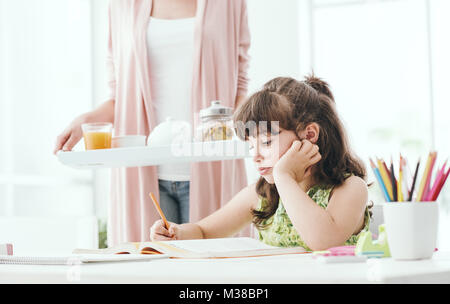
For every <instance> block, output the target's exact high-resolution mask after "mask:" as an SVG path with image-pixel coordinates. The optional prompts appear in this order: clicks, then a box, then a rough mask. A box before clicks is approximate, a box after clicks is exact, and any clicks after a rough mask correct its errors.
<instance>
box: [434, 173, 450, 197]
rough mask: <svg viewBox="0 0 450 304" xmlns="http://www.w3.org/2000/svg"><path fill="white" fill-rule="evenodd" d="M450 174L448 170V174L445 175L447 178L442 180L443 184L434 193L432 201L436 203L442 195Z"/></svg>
mask: <svg viewBox="0 0 450 304" xmlns="http://www.w3.org/2000/svg"><path fill="white" fill-rule="evenodd" d="M449 173H450V168H448V170H447V173H446V174H445V176H444V177H443V178H442V180H441V183H440V185H439V187H438V189H437V190H436V192H435V193H434V195H433V197H432V201H436V200H437V198H438V197H439V194H440V193H441V190H442V188H444V185H445V182H446V181H447V178H448V175H449Z"/></svg>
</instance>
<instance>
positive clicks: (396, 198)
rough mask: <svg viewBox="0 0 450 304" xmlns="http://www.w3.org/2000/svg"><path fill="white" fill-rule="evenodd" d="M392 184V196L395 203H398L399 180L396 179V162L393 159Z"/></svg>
mask: <svg viewBox="0 0 450 304" xmlns="http://www.w3.org/2000/svg"><path fill="white" fill-rule="evenodd" d="M391 182H392V195H393V196H394V202H397V201H398V191H397V180H396V179H395V172H394V162H393V161H392V158H391Z"/></svg>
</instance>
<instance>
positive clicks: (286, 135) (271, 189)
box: [151, 76, 370, 250]
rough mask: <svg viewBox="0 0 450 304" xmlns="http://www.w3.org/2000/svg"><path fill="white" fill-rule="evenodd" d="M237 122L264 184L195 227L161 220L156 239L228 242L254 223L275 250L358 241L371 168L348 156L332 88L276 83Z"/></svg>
mask: <svg viewBox="0 0 450 304" xmlns="http://www.w3.org/2000/svg"><path fill="white" fill-rule="evenodd" d="M264 122H268V123H266V124H265V123H264ZM274 122H276V123H274ZM235 123H236V125H237V126H238V127H237V131H238V136H240V137H241V138H243V139H245V140H248V141H249V142H250V145H251V147H252V150H253V151H254V156H253V161H254V163H255V165H256V167H257V169H258V171H259V173H260V174H261V178H260V179H259V181H258V182H257V183H256V184H254V185H251V186H248V187H247V188H245V189H243V190H242V191H241V192H240V193H238V194H237V195H236V196H235V197H234V198H233V199H232V200H231V201H230V202H229V203H228V204H227V205H225V206H224V207H223V208H221V209H220V210H218V211H216V212H215V213H213V214H211V215H210V216H208V217H206V218H205V219H203V220H201V221H199V222H197V223H190V224H184V225H176V224H170V227H169V229H166V228H165V227H164V224H163V223H162V221H157V222H156V223H155V224H154V225H153V227H152V228H151V239H152V240H163V241H164V240H183V239H201V238H223V237H230V236H233V235H235V234H236V233H237V232H239V231H240V230H241V229H243V228H244V227H246V226H247V225H249V224H250V223H252V222H253V223H254V224H255V226H256V227H257V229H258V231H259V238H260V240H261V241H263V242H265V243H267V244H269V245H273V246H279V247H294V246H302V247H304V248H305V249H306V250H325V249H328V248H330V247H334V246H340V245H354V244H356V241H357V239H358V235H359V234H360V233H361V232H362V231H365V230H368V228H369V221H370V215H369V210H368V207H367V201H368V193H367V192H368V191H367V185H366V182H365V178H366V171H365V166H364V164H363V163H362V162H361V161H360V160H359V159H358V158H357V157H356V156H355V155H353V154H352V153H351V151H350V148H349V145H348V142H347V137H346V134H345V132H344V128H343V126H342V123H341V121H340V119H339V117H338V115H337V113H336V108H335V102H334V97H333V95H332V93H331V91H330V89H329V87H328V84H327V83H325V82H324V81H322V80H320V79H318V78H316V77H314V76H310V77H307V78H306V80H305V81H303V82H300V81H297V80H295V79H292V78H276V79H274V80H272V81H270V82H268V83H267V84H266V85H265V86H264V88H263V90H261V91H259V92H257V93H255V94H254V95H253V96H251V97H250V98H249V100H248V101H247V102H246V103H245V104H244V105H243V106H242V107H240V108H239V110H238V112H237V113H236V115H235ZM239 126H240V127H239ZM243 126H245V127H243ZM252 126H253V127H252Z"/></svg>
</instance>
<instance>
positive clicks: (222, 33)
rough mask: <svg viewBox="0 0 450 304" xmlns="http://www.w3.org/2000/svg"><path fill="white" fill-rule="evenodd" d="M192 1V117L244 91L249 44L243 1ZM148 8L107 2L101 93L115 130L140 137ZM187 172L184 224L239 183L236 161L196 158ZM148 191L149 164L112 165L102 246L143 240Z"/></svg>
mask: <svg viewBox="0 0 450 304" xmlns="http://www.w3.org/2000/svg"><path fill="white" fill-rule="evenodd" d="M197 7H198V10H197V18H196V30H195V58H194V74H193V75H194V76H193V83H192V88H193V90H192V96H191V97H192V101H193V102H192V110H191V112H192V123H193V122H194V116H195V114H196V113H198V112H199V111H200V110H201V109H202V108H205V107H209V106H210V103H211V101H213V100H221V101H222V102H223V104H224V105H226V106H228V107H233V108H234V107H235V100H236V97H237V96H245V95H246V94H247V84H248V78H247V69H248V62H249V56H248V49H249V46H250V33H249V29H248V20H247V6H246V1H245V0H198V5H197ZM151 8H152V0H111V2H110V9H109V21H110V23H109V33H110V34H109V56H108V69H109V75H110V77H109V87H110V89H111V90H110V92H111V94H110V96H109V97H110V99H114V100H115V123H114V127H115V135H116V136H121V135H146V136H148V135H149V134H150V133H151V131H152V130H153V129H154V128H155V126H156V121H155V109H154V105H153V104H152V92H151V89H150V76H149V71H150V69H151V66H150V64H149V60H148V57H147V49H146V40H145V39H146V31H147V27H148V21H149V18H150V14H151ZM193 125H194V124H193ZM191 174H192V180H191V188H190V189H191V190H190V191H191V194H190V220H191V222H195V221H198V220H200V219H202V218H204V217H205V216H207V215H209V214H211V213H212V212H214V211H216V210H217V209H219V208H220V207H221V206H223V205H224V204H225V203H227V202H228V201H229V200H230V199H231V198H232V197H233V196H234V195H235V194H236V193H237V192H239V191H240V190H242V189H243V188H244V187H245V186H246V185H247V178H246V171H245V167H244V161H242V160H237V161H222V162H213V163H196V164H193V165H192V172H191ZM150 192H153V193H155V195H156V196H157V198H159V190H158V181H157V171H156V168H155V167H140V168H121V169H113V170H112V180H111V206H110V208H109V221H108V245H109V246H113V245H116V244H118V243H122V242H139V241H148V240H149V231H150V227H151V226H152V225H153V223H154V222H155V221H156V220H157V219H159V216H158V214H157V213H156V211H155V209H154V207H153V204H152V202H151V199H150V197H149V193H150ZM249 231H250V229H246V230H245V231H244V232H243V233H241V235H248V234H249Z"/></svg>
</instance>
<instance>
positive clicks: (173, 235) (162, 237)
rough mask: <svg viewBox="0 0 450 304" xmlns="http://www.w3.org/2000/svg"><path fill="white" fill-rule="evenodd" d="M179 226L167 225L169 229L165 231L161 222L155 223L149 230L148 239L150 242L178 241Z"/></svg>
mask: <svg viewBox="0 0 450 304" xmlns="http://www.w3.org/2000/svg"><path fill="white" fill-rule="evenodd" d="M179 226H180V225H177V224H174V223H169V229H167V228H166V227H165V225H164V221H163V220H159V221H156V222H155V223H154V224H153V226H152V228H150V239H151V240H152V241H175V240H177V239H179V231H180V230H179Z"/></svg>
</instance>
